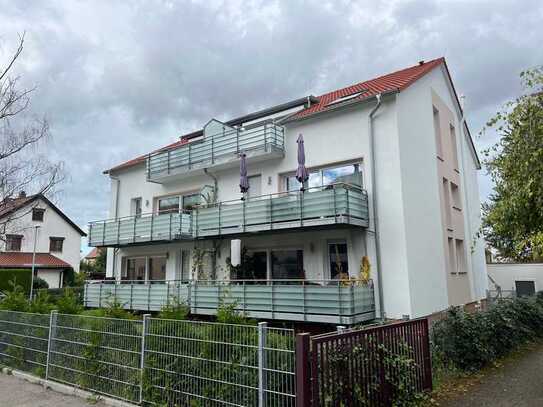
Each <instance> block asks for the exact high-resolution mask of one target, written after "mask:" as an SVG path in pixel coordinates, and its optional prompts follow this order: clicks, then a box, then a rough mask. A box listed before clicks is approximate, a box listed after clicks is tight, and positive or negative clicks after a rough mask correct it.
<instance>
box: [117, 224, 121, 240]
mask: <svg viewBox="0 0 543 407" xmlns="http://www.w3.org/2000/svg"><path fill="white" fill-rule="evenodd" d="M119 243H121V220H120V219H119V220H118V221H117V244H119Z"/></svg>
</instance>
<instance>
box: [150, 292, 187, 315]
mask: <svg viewBox="0 0 543 407" xmlns="http://www.w3.org/2000/svg"><path fill="white" fill-rule="evenodd" d="M189 313H190V308H189V307H188V306H187V304H185V303H184V302H183V301H180V300H179V298H178V297H171V298H169V299H168V302H167V303H166V305H164V306H163V307H162V308H161V309H160V312H159V314H158V317H157V318H162V319H177V320H185V319H187V318H188V316H189Z"/></svg>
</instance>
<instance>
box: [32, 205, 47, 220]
mask: <svg viewBox="0 0 543 407" xmlns="http://www.w3.org/2000/svg"><path fill="white" fill-rule="evenodd" d="M44 212H45V209H42V208H33V209H32V220H34V221H36V222H43V213H44Z"/></svg>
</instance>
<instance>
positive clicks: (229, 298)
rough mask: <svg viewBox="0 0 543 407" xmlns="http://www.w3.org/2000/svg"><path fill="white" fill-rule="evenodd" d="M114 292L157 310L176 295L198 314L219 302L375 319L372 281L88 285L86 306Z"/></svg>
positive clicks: (309, 318)
mask: <svg viewBox="0 0 543 407" xmlns="http://www.w3.org/2000/svg"><path fill="white" fill-rule="evenodd" d="M112 297H115V298H116V299H117V300H118V301H119V302H120V303H121V304H122V305H123V307H124V308H125V309H130V310H137V311H159V310H160V309H161V307H162V306H164V305H165V304H166V303H167V301H168V298H170V299H171V298H172V297H176V298H178V299H179V300H180V301H182V302H184V303H186V304H187V305H188V306H189V307H190V311H191V313H192V314H195V315H216V313H217V308H218V307H219V305H220V303H221V301H223V302H224V303H226V304H236V310H237V311H240V312H244V313H245V314H246V315H247V316H248V317H252V318H259V319H271V320H286V321H300V322H319V323H329V324H345V325H352V324H355V323H358V322H363V321H369V320H372V319H374V318H375V301H374V296H373V286H372V285H371V284H369V285H350V286H343V285H341V284H338V282H337V281H336V283H335V285H320V284H310V283H307V284H288V285H286V284H280V285H278V284H269V285H265V284H264V285H262V284H248V283H247V284H220V283H206V282H202V283H198V284H194V283H177V282H175V283H174V282H169V283H155V284H149V283H147V284H125V283H122V284H105V283H99V284H87V285H86V286H85V295H84V303H85V306H86V307H91V308H92V307H100V306H104V305H105V304H106V303H107V302H108V301H111V299H112Z"/></svg>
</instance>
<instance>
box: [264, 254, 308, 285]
mask: <svg viewBox="0 0 543 407" xmlns="http://www.w3.org/2000/svg"><path fill="white" fill-rule="evenodd" d="M270 266H271V278H272V279H300V280H301V279H304V278H305V276H304V274H305V273H304V251H303V250H288V249H287V250H273V251H271V252H270Z"/></svg>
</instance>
